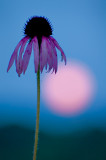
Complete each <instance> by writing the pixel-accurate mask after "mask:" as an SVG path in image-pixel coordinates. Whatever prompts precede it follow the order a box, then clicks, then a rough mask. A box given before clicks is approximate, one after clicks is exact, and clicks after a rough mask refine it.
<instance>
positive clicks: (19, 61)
mask: <svg viewBox="0 0 106 160" xmlns="http://www.w3.org/2000/svg"><path fill="white" fill-rule="evenodd" d="M24 34H25V37H24V38H22V39H21V40H20V42H19V43H18V44H17V46H16V48H15V50H14V52H13V54H12V56H11V58H10V61H9V65H8V68H7V72H8V71H9V69H10V68H11V66H12V64H13V63H14V61H15V65H16V72H17V73H18V75H19V76H20V74H21V73H25V72H26V69H27V67H28V63H29V60H30V56H31V53H32V50H33V52H34V68H35V73H37V71H38V68H40V71H41V72H42V71H43V68H44V67H45V68H46V69H47V68H48V71H50V70H51V69H53V71H55V73H56V72H57V64H58V63H57V51H56V48H57V49H58V50H59V51H60V52H61V56H62V60H64V61H65V64H66V56H65V54H64V52H63V50H62V48H61V47H60V46H59V44H58V42H57V41H56V40H55V39H54V38H53V37H52V36H51V35H52V28H51V26H50V23H49V21H48V20H47V19H46V18H44V17H32V18H31V19H29V21H27V23H26V25H25V28H24Z"/></svg>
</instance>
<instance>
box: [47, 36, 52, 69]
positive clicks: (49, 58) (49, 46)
mask: <svg viewBox="0 0 106 160" xmlns="http://www.w3.org/2000/svg"><path fill="white" fill-rule="evenodd" d="M46 45H47V53H48V54H47V63H48V65H49V68H48V72H50V70H51V69H52V67H53V56H52V47H51V43H50V41H49V39H47V41H46ZM46 69H47V65H46Z"/></svg>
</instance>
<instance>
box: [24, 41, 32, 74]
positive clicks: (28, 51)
mask: <svg viewBox="0 0 106 160" xmlns="http://www.w3.org/2000/svg"><path fill="white" fill-rule="evenodd" d="M31 52H32V41H31V42H29V43H28V45H27V47H26V50H25V53H24V56H23V73H24V74H25V71H26V69H27V67H28V63H29V60H30V56H31Z"/></svg>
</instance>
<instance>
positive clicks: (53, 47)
mask: <svg viewBox="0 0 106 160" xmlns="http://www.w3.org/2000/svg"><path fill="white" fill-rule="evenodd" d="M49 40H50V43H51V48H52V56H53V66H52V67H53V71H54V70H55V73H56V72H57V65H58V63H57V52H56V48H55V45H54V43H53V41H52V40H51V38H50V39H49Z"/></svg>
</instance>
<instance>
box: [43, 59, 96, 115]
mask: <svg viewBox="0 0 106 160" xmlns="http://www.w3.org/2000/svg"><path fill="white" fill-rule="evenodd" d="M94 90H95V81H94V76H93V74H91V72H90V70H88V69H87V68H86V67H85V66H83V65H81V64H79V63H76V62H71V63H70V64H67V65H66V66H61V65H60V66H59V68H58V71H57V73H56V74H55V73H53V74H49V76H47V78H46V79H45V80H44V82H43V89H42V93H43V98H44V100H45V102H46V104H47V107H48V109H50V110H51V111H52V112H53V113H55V114H59V115H63V116H68V115H76V114H80V113H82V112H83V111H84V110H86V108H88V106H89V104H90V102H91V100H92V99H93V96H94Z"/></svg>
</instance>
